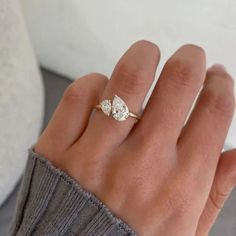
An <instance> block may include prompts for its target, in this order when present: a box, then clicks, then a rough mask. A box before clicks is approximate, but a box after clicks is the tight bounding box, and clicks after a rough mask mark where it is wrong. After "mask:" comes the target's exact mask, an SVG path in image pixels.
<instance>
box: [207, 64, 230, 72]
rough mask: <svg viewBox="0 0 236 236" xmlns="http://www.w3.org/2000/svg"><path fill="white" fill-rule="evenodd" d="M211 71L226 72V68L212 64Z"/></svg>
mask: <svg viewBox="0 0 236 236" xmlns="http://www.w3.org/2000/svg"><path fill="white" fill-rule="evenodd" d="M211 69H215V70H224V71H227V69H226V67H225V66H224V65H222V64H214V65H213V66H212V67H211Z"/></svg>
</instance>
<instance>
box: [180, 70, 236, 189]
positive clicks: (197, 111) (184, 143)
mask: <svg viewBox="0 0 236 236" xmlns="http://www.w3.org/2000/svg"><path fill="white" fill-rule="evenodd" d="M234 109H235V97H234V90H233V80H232V78H231V76H230V75H229V74H228V73H227V72H226V71H225V70H224V69H222V67H219V66H214V67H212V68H211V69H210V70H208V72H207V76H206V81H205V83H204V86H203V89H202V91H201V93H200V95H199V98H198V100H197V103H196V106H195V108H194V110H193V112H192V114H191V116H190V118H189V120H188V122H187V124H186V126H185V128H184V129H183V132H182V133H181V136H180V139H179V142H178V149H179V151H180V154H181V156H182V157H183V158H182V160H183V161H184V162H185V164H186V165H187V166H188V167H189V168H188V169H189V171H193V169H194V170H195V173H196V172H197V173H198V174H199V173H200V174H199V178H203V179H202V180H203V181H204V183H206V186H207V185H208V183H209V181H212V179H213V176H214V173H215V168H216V165H217V162H218V157H219V156H220V153H221V150H222V148H223V144H224V142H225V138H226V135H227V132H228V129H229V126H230V123H231V121H232V117H233V113H234ZM198 171H200V172H198ZM205 180H207V181H208V182H207V181H205ZM199 182H201V181H199Z"/></svg>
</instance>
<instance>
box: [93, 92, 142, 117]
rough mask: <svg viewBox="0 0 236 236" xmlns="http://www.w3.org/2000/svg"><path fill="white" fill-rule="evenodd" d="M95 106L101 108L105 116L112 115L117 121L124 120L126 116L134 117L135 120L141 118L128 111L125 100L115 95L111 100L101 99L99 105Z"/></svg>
mask: <svg viewBox="0 0 236 236" xmlns="http://www.w3.org/2000/svg"><path fill="white" fill-rule="evenodd" d="M95 108H96V109H97V110H101V111H102V112H103V113H104V114H105V115H106V116H110V115H112V117H113V118H114V119H115V120H117V121H124V120H126V119H127V118H128V117H131V118H134V119H135V120H136V121H138V120H140V119H141V117H140V116H139V115H136V114H134V113H133V112H130V111H129V108H128V106H127V105H126V104H125V102H124V101H123V100H122V99H121V98H120V97H119V96H117V95H115V97H114V98H113V100H112V101H111V100H103V101H102V102H100V104H99V105H96V106H95Z"/></svg>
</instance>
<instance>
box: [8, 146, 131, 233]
mask: <svg viewBox="0 0 236 236" xmlns="http://www.w3.org/2000/svg"><path fill="white" fill-rule="evenodd" d="M11 235H12V236H29V235H34V236H49V235H50V236H59V235H68V236H80V235H81V236H85V235H91V236H92V235H94V236H95V235H96V236H101V235H106V236H128V235H136V234H135V233H134V231H133V230H132V229H131V228H130V227H129V226H128V225H127V224H125V223H124V222H123V221H122V220H121V219H119V218H118V217H116V216H114V215H113V214H112V213H111V211H110V210H109V209H108V208H107V207H106V206H105V205H104V204H103V203H102V202H101V201H100V200H99V199H97V198H96V197H95V196H94V195H93V194H91V193H89V192H87V191H86V190H84V189H83V188H82V187H81V186H80V184H79V183H78V182H76V181H75V180H73V179H72V178H71V177H70V176H68V175H67V174H66V173H65V172H63V171H61V170H59V169H57V168H56V167H54V166H53V165H52V164H51V163H50V162H49V161H48V160H46V159H45V158H44V157H41V156H39V155H38V154H36V153H34V152H33V150H32V149H30V150H29V158H28V162H27V166H26V170H25V174H24V177H23V180H22V186H21V190H20V192H19V197H18V203H17V209H16V214H15V219H14V221H13V224H12V228H11Z"/></svg>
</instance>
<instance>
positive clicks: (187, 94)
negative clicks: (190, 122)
mask: <svg viewBox="0 0 236 236" xmlns="http://www.w3.org/2000/svg"><path fill="white" fill-rule="evenodd" d="M205 64H206V62H205V53H204V51H203V50H202V49H201V48H199V47H197V46H194V45H185V46H183V47H181V48H180V49H179V50H178V51H177V52H175V54H174V55H173V56H172V57H171V58H170V59H169V60H168V61H167V63H166V64H165V66H164V68H163V71H162V73H161V75H160V78H159V80H158V82H157V85H156V87H155V89H154V91H153V93H152V96H151V98H150V100H149V102H148V104H147V107H146V109H145V112H144V114H143V118H142V123H140V126H139V127H138V128H137V129H138V131H139V132H138V133H139V134H140V135H143V136H145V137H150V139H151V140H166V139H167V138H168V139H170V140H171V141H172V142H174V143H176V141H177V138H178V136H179V134H180V131H181V129H182V127H183V125H184V122H185V119H186V117H187V114H188V112H189V110H190V107H191V106H192V103H193V101H194V99H195V97H196V95H197V93H198V91H199V89H200V87H201V86H202V83H203V81H204V78H205ZM153 136H155V137H153ZM149 141H150V140H148V142H149Z"/></svg>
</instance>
